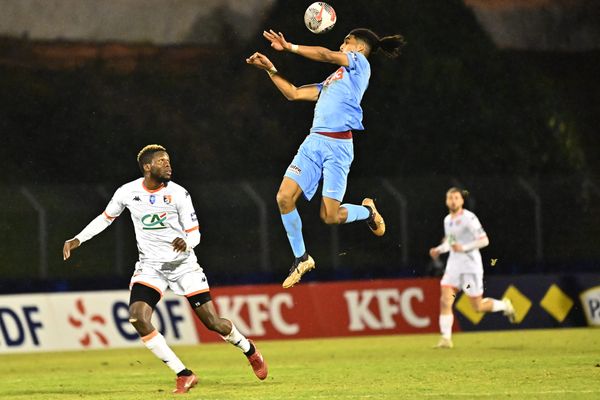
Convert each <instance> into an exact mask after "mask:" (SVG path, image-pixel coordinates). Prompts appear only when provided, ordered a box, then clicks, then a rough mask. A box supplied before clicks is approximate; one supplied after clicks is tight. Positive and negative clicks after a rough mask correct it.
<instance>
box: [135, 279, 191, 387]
mask: <svg viewBox="0 0 600 400" xmlns="http://www.w3.org/2000/svg"><path fill="white" fill-rule="evenodd" d="M160 298H161V293H160V292H159V291H158V290H156V289H153V288H151V287H149V286H146V285H143V284H140V283H134V284H133V286H132V287H131V295H130V300H129V322H131V324H132V325H133V327H134V328H135V330H136V331H137V332H138V334H139V335H140V337H141V338H142V342H143V343H144V346H146V348H148V350H150V351H151V352H152V353H153V354H154V355H155V356H156V357H158V358H159V359H160V360H161V361H162V362H164V363H165V364H166V365H167V366H168V367H169V368H171V370H172V371H173V372H175V373H176V374H177V380H176V387H175V390H173V393H176V394H182V393H186V392H188V391H189V390H190V389H191V388H192V387H194V386H195V385H196V384H197V383H198V377H197V376H196V375H195V374H194V373H193V372H192V371H191V370H189V369H187V368H186V367H185V365H184V364H183V363H182V362H181V360H180V359H179V357H177V355H176V354H175V353H174V352H173V350H171V348H170V347H169V345H168V344H167V342H166V340H165V338H164V336H163V335H161V334H160V332H159V331H158V330H157V329H156V328H155V327H154V326H153V325H152V322H151V319H152V313H153V312H154V307H156V304H157V303H158V301H159V300H160Z"/></svg>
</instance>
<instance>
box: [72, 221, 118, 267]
mask: <svg viewBox="0 0 600 400" xmlns="http://www.w3.org/2000/svg"><path fill="white" fill-rule="evenodd" d="M113 220H114V218H112V217H109V216H108V215H107V214H106V213H102V214H100V215H98V216H97V217H96V218H94V219H93V220H92V222H90V223H89V224H88V225H87V226H86V227H85V228H83V230H82V231H81V232H79V234H78V235H77V236H75V237H74V238H73V239H69V240H67V241H65V244H64V245H63V260H67V259H68V258H69V257H71V250H75V249H76V248H78V247H79V246H81V244H82V243H83V242H85V241H87V240H90V239H91V238H93V237H94V236H96V235H97V234H99V233H100V232H102V231H103V230H105V229H106V228H108V226H109V225H110V224H112V222H113Z"/></svg>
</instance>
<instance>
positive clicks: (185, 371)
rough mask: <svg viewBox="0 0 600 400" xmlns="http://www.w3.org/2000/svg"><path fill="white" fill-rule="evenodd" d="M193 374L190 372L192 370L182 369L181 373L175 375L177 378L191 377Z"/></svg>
mask: <svg viewBox="0 0 600 400" xmlns="http://www.w3.org/2000/svg"><path fill="white" fill-rule="evenodd" d="M193 374H194V373H193V372H192V370H190V369H187V368H186V369H184V370H183V371H180V372H178V373H177V376H192V375H193Z"/></svg>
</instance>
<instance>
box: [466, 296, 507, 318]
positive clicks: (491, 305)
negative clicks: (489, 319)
mask: <svg viewBox="0 0 600 400" xmlns="http://www.w3.org/2000/svg"><path fill="white" fill-rule="evenodd" d="M469 300H470V301H471V306H472V307H473V309H474V310H475V311H477V312H485V313H489V312H500V311H501V312H502V314H504V316H505V317H507V318H508V320H509V321H510V323H512V324H514V323H515V308H514V307H513V305H512V302H511V301H510V299H508V298H504V299H502V300H497V299H492V298H491V297H486V298H483V296H476V297H469Z"/></svg>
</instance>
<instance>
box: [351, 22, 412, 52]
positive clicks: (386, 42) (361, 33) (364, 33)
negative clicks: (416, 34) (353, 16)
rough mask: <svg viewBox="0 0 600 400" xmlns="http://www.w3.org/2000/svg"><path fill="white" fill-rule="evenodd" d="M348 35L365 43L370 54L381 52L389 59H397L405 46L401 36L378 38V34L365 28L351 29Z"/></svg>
mask: <svg viewBox="0 0 600 400" xmlns="http://www.w3.org/2000/svg"><path fill="white" fill-rule="evenodd" d="M348 35H352V36H354V37H355V38H357V39H359V40H362V41H364V42H366V43H367V45H368V46H369V51H370V52H373V53H376V52H377V51H379V50H381V51H382V52H383V54H385V55H386V56H387V57H390V58H395V57H398V56H399V55H400V51H401V50H402V48H403V47H404V46H405V45H406V41H405V40H404V36H402V35H398V34H396V35H390V36H384V37H379V35H378V34H376V33H375V32H373V31H372V30H370V29H367V28H356V29H353V30H351V31H350V33H349V34H348Z"/></svg>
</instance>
